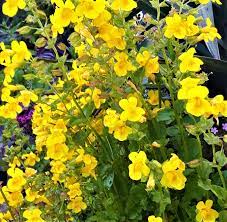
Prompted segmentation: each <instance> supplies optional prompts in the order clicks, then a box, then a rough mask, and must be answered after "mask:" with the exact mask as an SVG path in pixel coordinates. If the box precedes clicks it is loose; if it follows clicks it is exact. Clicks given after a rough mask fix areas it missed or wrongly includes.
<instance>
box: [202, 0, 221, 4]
mask: <svg viewBox="0 0 227 222" xmlns="http://www.w3.org/2000/svg"><path fill="white" fill-rule="evenodd" d="M198 1H199V3H200V4H203V5H206V4H208V3H209V2H210V0H198ZM212 2H214V3H217V4H218V5H221V4H222V3H221V1H220V0H212Z"/></svg>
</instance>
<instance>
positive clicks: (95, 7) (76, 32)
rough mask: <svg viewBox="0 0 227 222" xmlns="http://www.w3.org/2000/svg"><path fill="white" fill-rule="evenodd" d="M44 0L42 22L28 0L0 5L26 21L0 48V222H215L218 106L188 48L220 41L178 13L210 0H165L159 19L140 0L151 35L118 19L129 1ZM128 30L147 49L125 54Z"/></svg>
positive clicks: (221, 159) (220, 166)
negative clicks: (1, 175) (3, 175)
mask: <svg viewBox="0 0 227 222" xmlns="http://www.w3.org/2000/svg"><path fill="white" fill-rule="evenodd" d="M48 2H49V1H47V4H50V5H49V7H50V8H52V9H53V10H52V11H53V13H52V14H51V15H50V14H48V13H49V12H46V11H45V10H40V9H39V7H38V4H37V2H36V1H35V0H16V1H15V0H14V1H12V0H6V1H5V2H4V3H3V6H2V11H3V14H5V15H6V16H9V17H14V16H15V15H16V14H17V12H18V10H25V11H26V13H27V14H28V15H27V18H26V20H25V21H26V22H27V23H28V24H26V25H25V26H23V27H20V29H19V30H18V32H19V33H20V34H21V35H22V36H23V37H24V41H16V40H14V41H12V43H11V45H5V44H4V43H3V42H2V43H1V45H0V48H1V51H0V64H1V65H2V66H4V69H3V70H2V71H1V74H2V75H3V78H1V79H2V87H1V101H2V104H1V106H0V123H1V125H4V132H3V139H4V140H5V141H6V140H8V139H9V138H11V137H12V135H13V136H14V141H13V143H11V144H8V145H7V146H6V150H7V152H6V155H5V161H6V162H7V165H8V170H7V173H8V176H9V179H8V181H7V184H6V185H5V186H2V187H1V194H0V204H3V203H5V204H6V205H7V211H5V212H2V213H0V218H1V221H18V222H19V221H27V222H35V221H36V222H42V221H98V222H101V221H122V222H123V221H149V222H161V221H164V222H171V221H188V222H191V221H195V220H196V221H199V222H214V221H217V220H219V221H220V222H225V221H226V218H227V210H226V208H227V205H226V203H227V190H226V181H227V173H226V172H227V171H226V170H225V165H226V164H227V158H226V155H225V152H224V148H223V147H224V143H225V141H226V137H225V136H220V135H214V134H213V133H212V132H211V128H212V127H213V125H214V120H216V121H218V119H219V118H220V117H227V101H226V100H224V97H223V96H222V95H217V96H215V97H214V98H210V97H209V90H208V88H207V87H206V86H205V85H204V84H205V82H206V80H207V78H208V76H207V74H206V73H204V72H202V71H201V67H202V65H203V61H202V60H201V59H200V58H198V57H197V56H196V49H195V46H196V44H197V43H198V42H200V41H206V42H207V41H213V40H215V39H220V38H221V36H220V35H219V34H218V32H217V29H216V28H215V27H214V26H213V24H212V23H211V21H210V20H209V19H207V20H206V26H205V27H200V26H199V23H200V22H201V20H202V18H200V17H198V16H197V12H198V7H195V8H191V7H190V6H189V3H190V2H194V3H195V4H196V5H197V6H199V5H200V4H207V3H208V2H209V1H204V0H198V1H197V0H196V1H187V2H182V1H180V0H176V1H174V3H171V5H170V7H171V10H170V11H169V14H168V16H167V17H164V18H161V16H160V15H161V9H162V8H163V7H165V6H166V5H167V1H162V2H159V0H151V1H150V3H151V5H152V6H153V8H154V9H155V10H156V12H157V13H156V14H157V15H156V17H151V16H147V18H146V19H147V22H148V23H150V24H152V25H153V28H152V29H150V30H146V29H145V28H144V27H143V26H140V25H136V24H135V21H133V20H130V21H127V22H126V18H127V16H128V15H129V13H130V11H131V10H133V9H134V8H136V7H137V3H136V1H134V0H108V1H105V0H96V1H94V0H66V1H63V0H51V2H50V3H48ZM215 3H217V4H221V3H220V1H217V0H216V1H215ZM50 11H51V10H50ZM138 32H144V36H146V38H149V39H150V40H151V44H150V45H148V46H146V47H141V48H138V47H136V45H137V44H138V43H139V41H140V36H138V35H137V34H138ZM31 36H32V37H33V39H34V38H35V46H36V47H38V48H46V49H48V50H51V52H53V53H54V59H53V60H49V61H48V60H44V59H40V58H38V57H36V55H35V52H33V51H32V50H29V49H28V47H27V44H26V43H25V41H29V39H30V38H31ZM62 36H68V39H67V42H63V41H61V40H62ZM17 75H20V76H21V80H20V81H16V78H15V77H16V76H17ZM165 92H167V93H165ZM23 112H25V113H28V114H25V115H23ZM23 123H26V126H28V127H27V128H29V130H30V134H31V135H28V134H29V133H28V131H29V130H24V125H23ZM22 125H23V126H22ZM20 127H22V129H21V128H20ZM27 128H26V129H27ZM30 136H31V137H32V138H33V139H31V138H29V137H30Z"/></svg>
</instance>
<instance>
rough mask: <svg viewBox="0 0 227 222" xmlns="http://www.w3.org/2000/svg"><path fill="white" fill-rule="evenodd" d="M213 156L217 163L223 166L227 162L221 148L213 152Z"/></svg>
mask: <svg viewBox="0 0 227 222" xmlns="http://www.w3.org/2000/svg"><path fill="white" fill-rule="evenodd" d="M215 158H216V160H217V161H218V164H219V165H220V166H221V167H223V166H225V165H226V164H227V157H226V155H225V153H224V151H223V150H220V151H218V152H216V153H215Z"/></svg>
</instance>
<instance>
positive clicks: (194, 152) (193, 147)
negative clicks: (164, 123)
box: [185, 138, 200, 161]
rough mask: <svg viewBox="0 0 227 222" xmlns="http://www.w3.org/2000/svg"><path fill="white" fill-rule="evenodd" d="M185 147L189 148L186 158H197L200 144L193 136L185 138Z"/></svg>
mask: <svg viewBox="0 0 227 222" xmlns="http://www.w3.org/2000/svg"><path fill="white" fill-rule="evenodd" d="M185 142H186V144H187V147H188V148H189V149H190V151H189V157H188V160H189V161H191V160H194V159H198V158H199V150H200V144H199V142H198V141H197V139H195V138H186V140H185Z"/></svg>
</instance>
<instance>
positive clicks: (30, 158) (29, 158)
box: [22, 152, 40, 166]
mask: <svg viewBox="0 0 227 222" xmlns="http://www.w3.org/2000/svg"><path fill="white" fill-rule="evenodd" d="M22 159H25V161H24V164H25V166H34V165H35V164H36V162H39V161H40V159H39V157H38V156H36V154H34V153H33V152H30V153H29V154H23V155H22Z"/></svg>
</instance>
